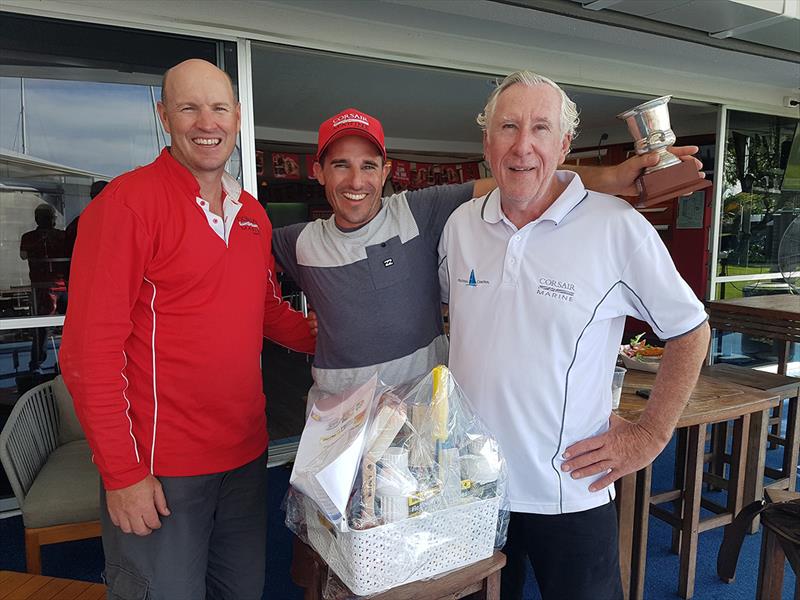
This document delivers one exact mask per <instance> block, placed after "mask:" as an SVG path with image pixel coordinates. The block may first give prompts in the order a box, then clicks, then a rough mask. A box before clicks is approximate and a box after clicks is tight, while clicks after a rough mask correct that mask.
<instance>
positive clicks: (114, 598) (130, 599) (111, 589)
mask: <svg viewBox="0 0 800 600" xmlns="http://www.w3.org/2000/svg"><path fill="white" fill-rule="evenodd" d="M105 580H106V584H107V585H108V598H109V600H147V599H148V598H149V597H150V594H149V593H148V590H149V588H150V585H149V584H148V582H147V580H146V579H145V578H144V577H141V576H139V575H137V574H135V573H133V572H131V571H129V570H128V569H125V568H123V567H120V566H119V565H111V564H109V565H106V572H105Z"/></svg>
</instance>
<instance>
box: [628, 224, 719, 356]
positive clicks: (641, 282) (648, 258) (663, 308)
mask: <svg viewBox="0 0 800 600" xmlns="http://www.w3.org/2000/svg"><path fill="white" fill-rule="evenodd" d="M620 288H621V290H620V291H621V293H622V295H623V298H624V299H625V301H626V302H627V303H628V306H629V308H630V310H631V313H630V314H631V316H633V317H636V318H638V319H640V320H642V321H646V322H647V323H648V324H649V325H650V326H651V327H652V328H653V331H654V332H655V333H656V335H658V337H659V338H660V339H662V340H665V341H666V340H670V339H672V338H675V337H680V336H682V335H684V334H686V333H688V332H690V331H692V330H694V329H696V328H697V327H699V326H700V325H702V324H703V323H704V322H705V321H706V320H707V319H708V315H706V312H705V308H704V306H703V303H702V302H700V300H698V299H697V296H695V294H694V292H693V291H692V289H691V288H690V287H689V285H688V284H687V283H686V282H685V281H684V280H683V277H681V275H680V273H678V271H677V269H676V268H675V264H674V263H673V262H672V257H671V256H670V255H669V252H668V251H667V248H666V247H665V246H664V243H663V242H662V241H661V238H660V237H659V236H658V233H657V232H656V231H655V229H653V228H652V227H650V226H649V225H648V226H647V229H646V231H645V232H644V233H643V235H642V241H641V244H639V246H638V247H637V248H636V249H635V251H633V252H631V254H630V260H629V262H628V264H627V266H626V267H625V270H624V271H623V274H622V280H621V286H620Z"/></svg>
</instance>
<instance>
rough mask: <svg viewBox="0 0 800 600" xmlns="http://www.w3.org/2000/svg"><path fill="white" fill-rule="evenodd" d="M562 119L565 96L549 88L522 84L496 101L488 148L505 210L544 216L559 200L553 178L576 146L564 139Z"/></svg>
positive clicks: (488, 127)
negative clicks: (534, 211) (530, 211)
mask: <svg viewBox="0 0 800 600" xmlns="http://www.w3.org/2000/svg"><path fill="white" fill-rule="evenodd" d="M560 115H561V96H560V95H559V93H558V92H557V91H556V90H555V89H554V88H552V87H551V86H549V85H547V84H538V85H534V86H528V85H524V84H519V83H518V84H515V85H512V86H511V87H509V88H508V89H506V90H505V91H504V92H502V93H501V94H500V96H499V97H498V98H497V104H496V105H495V109H494V112H493V113H492V115H491V120H490V121H489V123H487V125H486V131H485V133H484V136H483V147H484V153H485V155H486V159H487V160H488V161H489V164H490V165H491V167H492V175H493V176H494V178H495V180H496V181H497V185H498V187H499V188H500V193H501V198H502V202H503V207H504V208H506V207H508V208H511V210H512V211H513V210H525V209H528V208H531V207H536V208H537V212H539V214H541V212H544V209H546V208H547V206H549V205H550V204H551V203H552V202H553V201H554V200H555V199H556V197H557V195H558V194H557V189H558V185H557V180H556V178H555V177H554V174H555V171H556V168H557V167H558V166H559V165H561V164H562V163H563V162H564V158H565V157H566V155H567V152H568V151H569V144H570V141H571V138H570V136H569V135H562V134H561V127H560ZM538 209H541V210H540V211H539V210H538Z"/></svg>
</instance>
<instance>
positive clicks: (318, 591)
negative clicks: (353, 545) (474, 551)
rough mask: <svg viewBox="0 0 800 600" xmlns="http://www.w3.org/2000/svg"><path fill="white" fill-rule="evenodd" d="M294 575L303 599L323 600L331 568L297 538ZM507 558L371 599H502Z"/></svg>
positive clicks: (498, 555)
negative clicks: (501, 587)
mask: <svg viewBox="0 0 800 600" xmlns="http://www.w3.org/2000/svg"><path fill="white" fill-rule="evenodd" d="M292 550H293V555H292V566H291V576H292V581H293V582H294V583H295V585H297V586H298V587H301V588H304V589H305V594H304V596H303V598H304V600H321V598H322V593H323V591H324V590H325V585H326V583H327V578H328V566H327V565H326V564H325V562H324V561H323V560H322V558H320V556H319V554H317V553H316V552H315V551H314V549H313V548H311V547H310V546H309V545H307V544H304V543H303V542H302V541H300V539H299V538H297V537H295V538H294V544H293V549H292ZM505 564H506V556H505V554H503V553H502V552H500V551H499V550H496V551H495V553H494V554H493V555H492V556H490V557H489V558H486V559H484V560H480V561H478V562H476V563H474V564H472V565H469V566H466V567H463V568H461V569H458V570H456V571H453V572H451V573H448V574H447V575H443V576H441V577H437V578H436V579H431V580H428V581H415V582H414V583H407V584H406V585H401V586H398V587H396V588H393V589H391V590H388V591H386V592H383V593H380V594H376V595H375V596H371V597H370V598H371V599H372V600H451V599H452V600H456V599H457V598H469V599H470V600H499V598H500V570H501V569H502V568H503V567H504V566H505Z"/></svg>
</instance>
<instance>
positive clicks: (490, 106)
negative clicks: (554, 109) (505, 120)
mask: <svg viewBox="0 0 800 600" xmlns="http://www.w3.org/2000/svg"><path fill="white" fill-rule="evenodd" d="M518 83H521V84H522V85H527V86H529V87H533V86H535V85H541V84H545V85H549V86H550V87H552V88H553V89H555V90H556V91H557V92H558V93H559V95H560V96H561V119H560V123H559V127H560V129H561V135H567V134H569V135H570V136H571V137H572V138H574V137H575V136H576V135H577V130H578V123H580V118H579V117H578V107H577V106H575V103H574V102H573V101H572V100H570V99H569V96H567V94H566V93H565V92H564V90H562V89H561V88H560V87H559V85H558V84H557V83H556V82H555V81H553V80H552V79H549V78H547V77H544V76H542V75H537V74H536V73H532V72H531V71H516V72H514V73H511V75H509V76H508V77H506V78H505V79H503V81H502V82H500V83H499V84H498V86H497V87H496V88H495V89H494V90H493V91H492V93H491V94H489V99H488V100H487V101H486V106H485V107H484V108H483V112H482V113H480V114H479V115H478V118H477V119H476V120H477V121H478V125H480V126H481V129H482V130H483V131H486V128H487V126H488V124H489V121H490V120H491V118H492V114H493V113H494V108H495V105H496V104H497V99H498V98H499V97H500V94H502V93H503V92H504V91H505V90H507V89H508V88H510V87H511V86H512V85H516V84H518Z"/></svg>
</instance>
